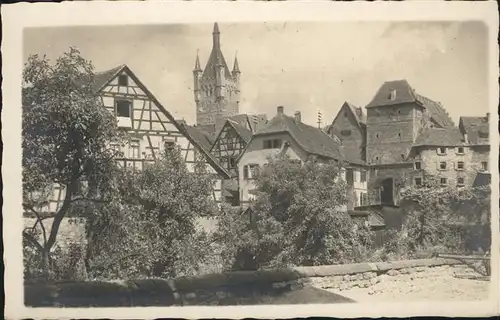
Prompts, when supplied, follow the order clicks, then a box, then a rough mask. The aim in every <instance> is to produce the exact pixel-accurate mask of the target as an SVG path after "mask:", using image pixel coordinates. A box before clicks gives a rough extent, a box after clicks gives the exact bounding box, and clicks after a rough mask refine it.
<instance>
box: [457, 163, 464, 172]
mask: <svg viewBox="0 0 500 320" xmlns="http://www.w3.org/2000/svg"><path fill="white" fill-rule="evenodd" d="M464 168H465V164H464V162H463V161H458V162H457V170H464Z"/></svg>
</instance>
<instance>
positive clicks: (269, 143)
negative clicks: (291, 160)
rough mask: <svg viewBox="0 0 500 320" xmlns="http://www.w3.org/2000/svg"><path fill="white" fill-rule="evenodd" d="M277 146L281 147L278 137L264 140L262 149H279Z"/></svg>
mask: <svg viewBox="0 0 500 320" xmlns="http://www.w3.org/2000/svg"><path fill="white" fill-rule="evenodd" d="M279 148H281V140H280V139H273V140H264V149H279Z"/></svg>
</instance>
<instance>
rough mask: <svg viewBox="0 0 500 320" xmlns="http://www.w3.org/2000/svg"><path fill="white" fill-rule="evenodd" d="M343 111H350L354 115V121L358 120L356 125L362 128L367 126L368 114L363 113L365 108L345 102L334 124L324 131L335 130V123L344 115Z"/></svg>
mask: <svg viewBox="0 0 500 320" xmlns="http://www.w3.org/2000/svg"><path fill="white" fill-rule="evenodd" d="M343 110H349V111H350V112H351V113H352V115H353V117H354V119H355V120H356V124H357V125H358V126H360V127H361V126H363V125H366V114H365V113H364V112H363V108H361V107H356V106H355V105H353V104H351V103H349V102H347V101H346V102H344V104H342V107H340V110H339V112H338V113H337V115H336V116H335V119H333V121H332V124H331V125H329V126H326V128H325V129H324V130H325V132H328V131H329V130H331V129H332V128H333V124H334V123H335V121H337V119H338V117H339V116H340V115H341V114H342V112H343Z"/></svg>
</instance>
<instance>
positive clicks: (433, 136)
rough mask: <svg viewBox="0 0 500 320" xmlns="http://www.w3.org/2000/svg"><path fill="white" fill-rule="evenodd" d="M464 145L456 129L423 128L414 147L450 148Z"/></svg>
mask: <svg viewBox="0 0 500 320" xmlns="http://www.w3.org/2000/svg"><path fill="white" fill-rule="evenodd" d="M462 145H464V140H463V136H462V134H461V133H460V131H459V130H458V129H457V128H451V129H445V128H425V129H424V130H422V131H421V132H420V134H419V135H418V137H417V139H416V141H415V143H414V146H434V147H451V146H462Z"/></svg>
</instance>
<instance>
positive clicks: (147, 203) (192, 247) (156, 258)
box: [87, 149, 218, 278]
mask: <svg viewBox="0 0 500 320" xmlns="http://www.w3.org/2000/svg"><path fill="white" fill-rule="evenodd" d="M116 179H117V185H118V191H117V192H116V194H115V195H114V198H113V201H111V202H109V203H106V204H103V205H100V207H99V209H98V210H94V211H93V212H94V214H93V215H92V216H91V217H90V218H89V219H88V226H87V232H88V239H89V249H88V252H87V265H88V269H89V270H90V273H91V275H92V276H93V277H97V278H128V277H130V278H133V277H175V276H180V275H190V274H194V273H197V272H198V271H199V270H198V267H199V266H200V264H201V262H202V258H203V257H204V256H205V255H207V254H208V252H207V250H208V249H209V247H208V245H207V243H208V237H207V236H206V234H204V232H203V231H201V230H199V228H197V222H198V220H197V219H198V218H200V217H207V216H213V215H214V214H215V213H216V212H217V210H218V208H217V206H216V203H215V202H214V201H213V198H212V190H213V189H212V187H213V183H214V180H213V177H212V175H211V174H209V173H207V172H206V170H205V168H204V167H203V165H200V166H199V167H198V168H197V173H196V174H193V173H190V172H189V171H188V169H187V167H186V164H185V163H184V161H183V159H182V157H181V154H180V150H178V149H176V150H172V151H168V152H167V153H166V154H165V156H163V157H161V158H160V159H158V161H156V162H155V163H154V164H152V165H150V166H148V167H146V168H144V170H142V171H133V170H127V169H124V170H123V172H122V173H121V174H120V175H119V176H117V177H116Z"/></svg>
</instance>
